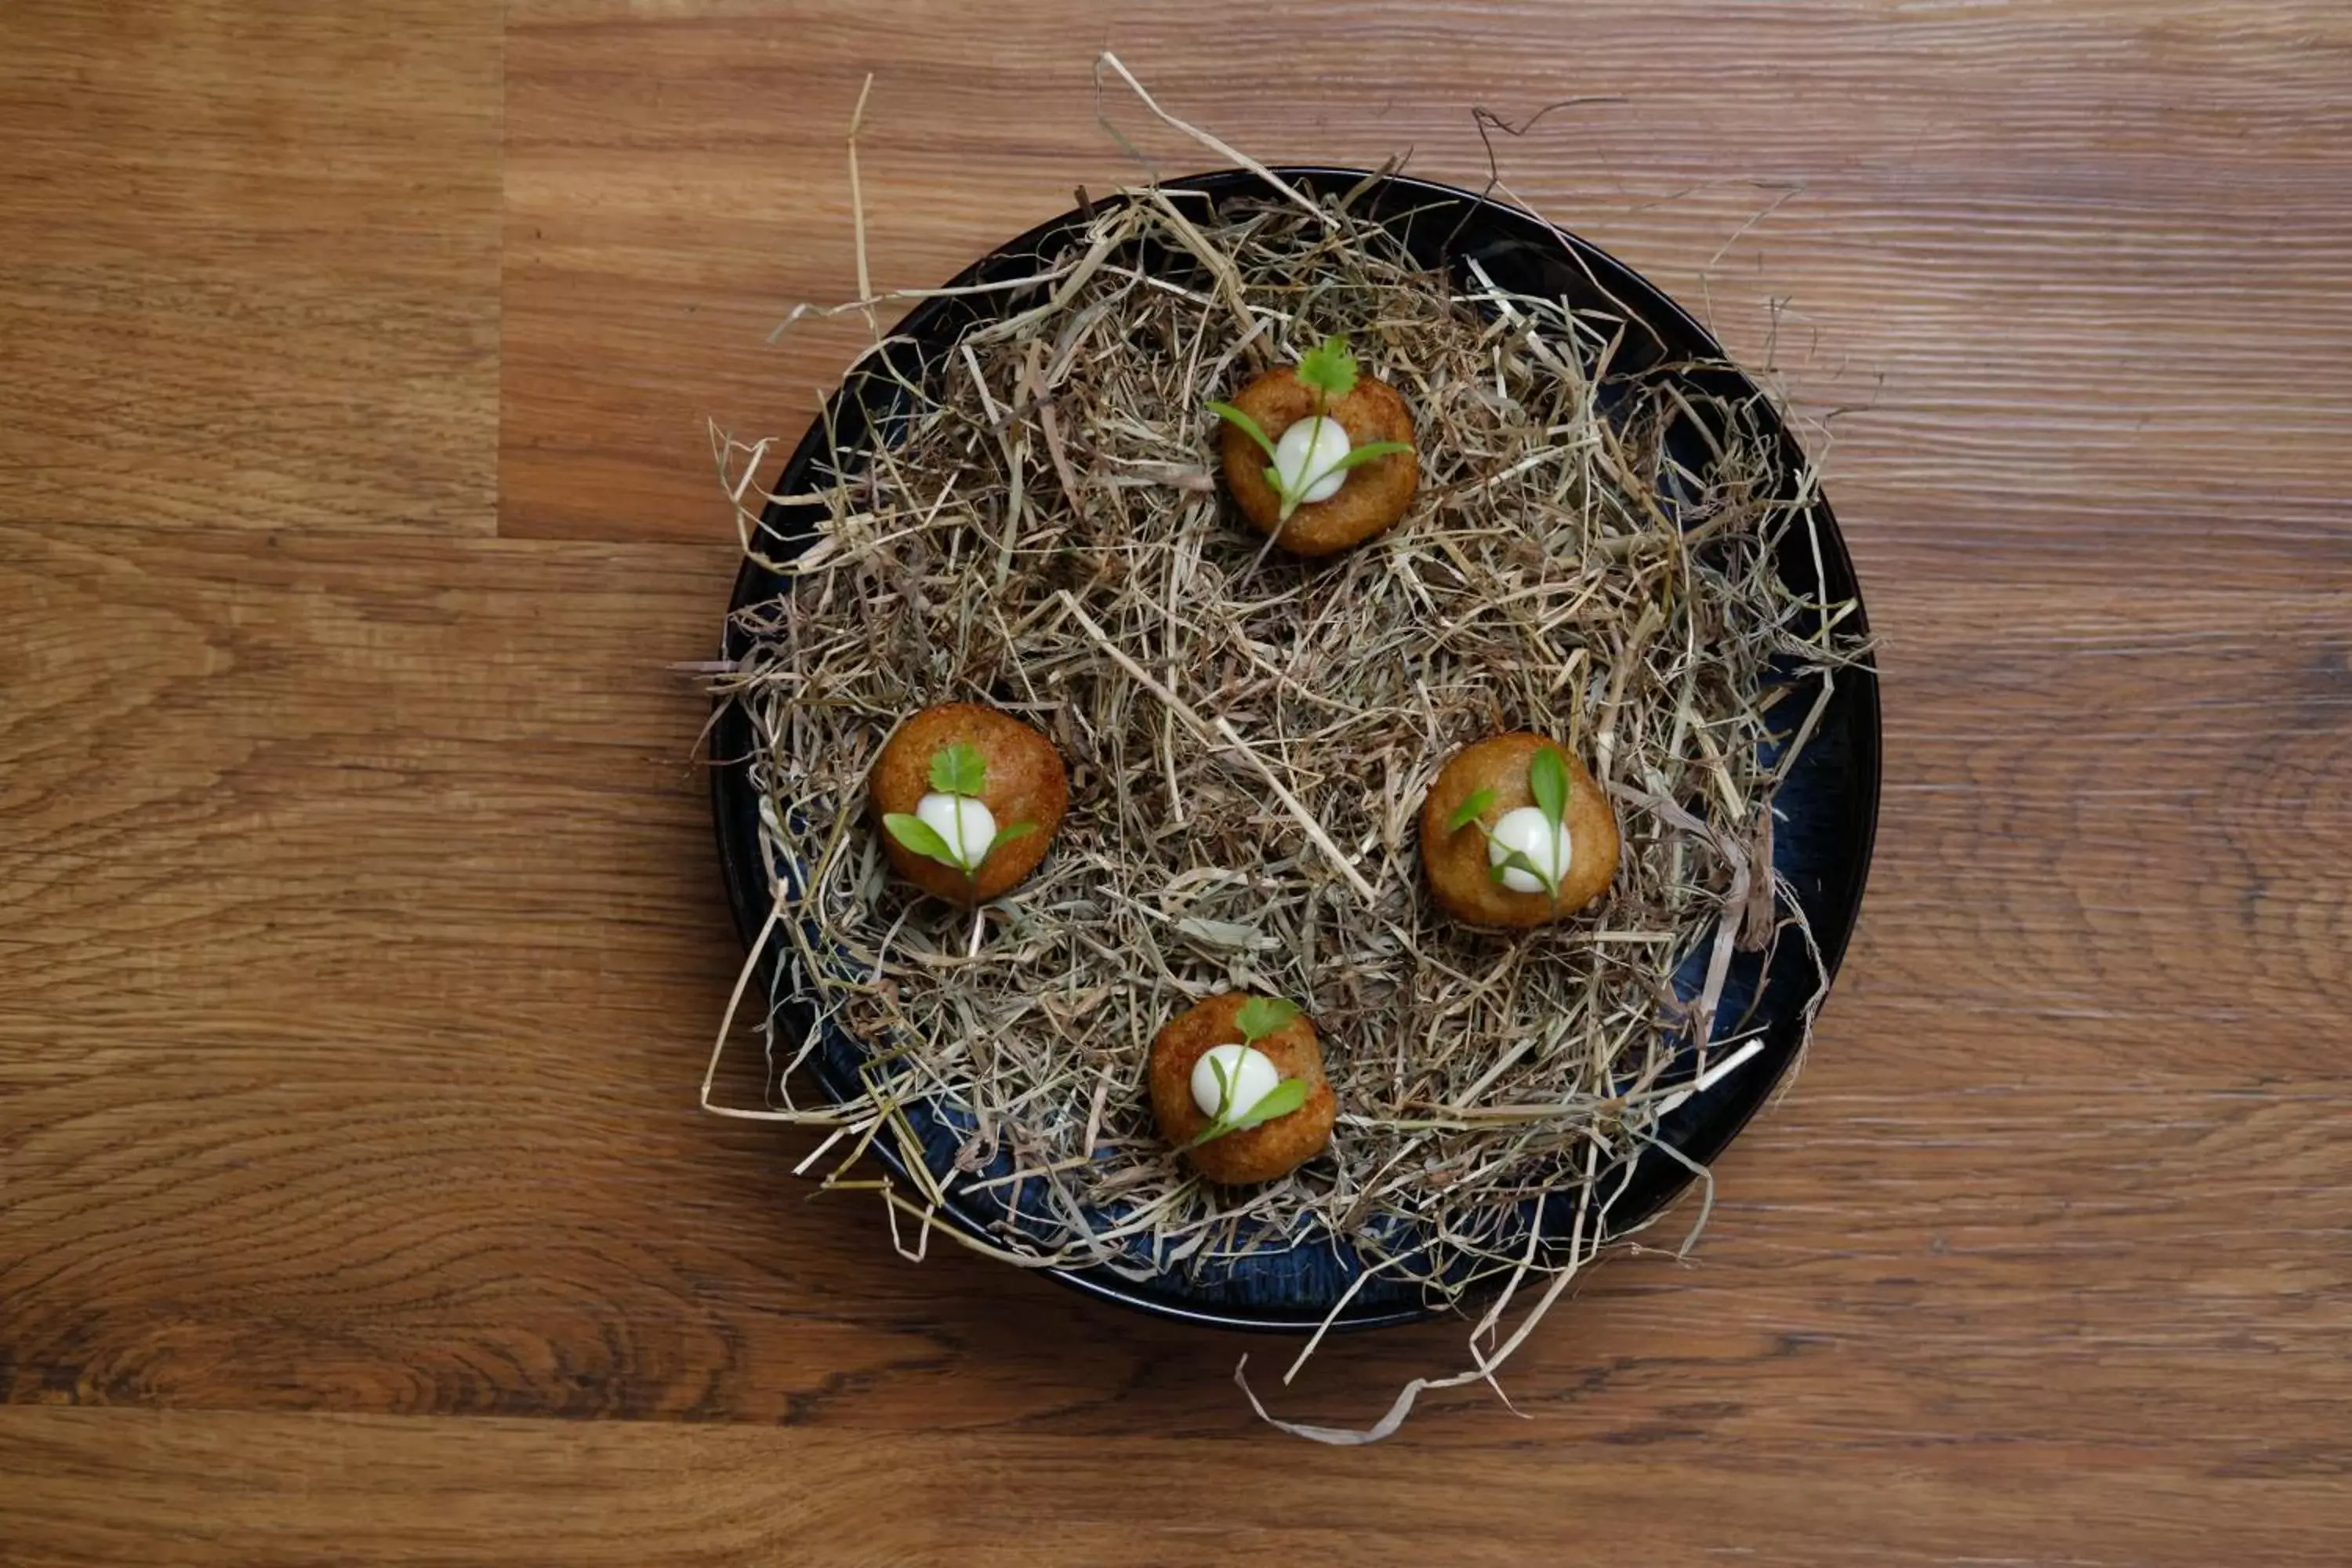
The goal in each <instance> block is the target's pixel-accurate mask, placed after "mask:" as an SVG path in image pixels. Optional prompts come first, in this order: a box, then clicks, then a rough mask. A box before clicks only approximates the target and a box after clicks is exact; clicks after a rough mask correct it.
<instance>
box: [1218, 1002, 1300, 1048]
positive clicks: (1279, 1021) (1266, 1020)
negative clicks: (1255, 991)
mask: <svg viewBox="0 0 2352 1568" xmlns="http://www.w3.org/2000/svg"><path fill="white" fill-rule="evenodd" d="M1297 1016H1298V1004H1297V1003H1296V1002H1289V1001H1286V1000H1284V999H1283V998H1282V997H1279V996H1253V997H1251V998H1250V999H1249V1000H1248V1001H1246V1002H1244V1003H1243V1004H1242V1005H1241V1008H1240V1010H1239V1011H1238V1012H1236V1013H1234V1027H1235V1028H1237V1029H1239V1030H1240V1031H1241V1032H1242V1041H1243V1043H1244V1044H1251V1043H1254V1042H1255V1041H1258V1040H1262V1039H1264V1038H1265V1037H1266V1036H1268V1035H1271V1034H1272V1033H1274V1032H1275V1031H1276V1029H1279V1028H1281V1027H1282V1026H1284V1025H1285V1024H1287V1023H1289V1022H1290V1020H1292V1019H1293V1018H1296V1017H1297Z"/></svg>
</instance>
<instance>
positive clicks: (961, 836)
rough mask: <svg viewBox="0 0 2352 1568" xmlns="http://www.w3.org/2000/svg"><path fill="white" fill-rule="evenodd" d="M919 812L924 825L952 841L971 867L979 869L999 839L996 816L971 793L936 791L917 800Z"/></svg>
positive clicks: (971, 869) (965, 864)
mask: <svg viewBox="0 0 2352 1568" xmlns="http://www.w3.org/2000/svg"><path fill="white" fill-rule="evenodd" d="M915 815H916V816H917V817H919V818H920V819H921V821H922V823H923V825H924V826H927V827H929V829H930V830H931V831H932V832H934V833H936V834H938V835H939V836H940V837H942V838H944V839H946V840H947V841H948V847H949V848H950V849H952V850H953V851H955V856H956V858H957V859H959V860H961V861H962V862H963V868H964V869H965V870H967V871H976V870H978V869H979V868H980V863H981V862H982V860H984V859H986V858H988V847H989V846H990V845H991V844H993V843H995V842H996V818H995V816H993V815H992V813H991V812H990V811H989V809H988V807H986V806H984V805H981V803H980V802H978V801H976V800H974V799H972V798H971V796H970V795H940V794H939V793H937V792H936V791H934V792H933V793H932V794H929V795H925V796H924V797H923V798H922V799H921V800H919V801H917V802H916V803H915Z"/></svg>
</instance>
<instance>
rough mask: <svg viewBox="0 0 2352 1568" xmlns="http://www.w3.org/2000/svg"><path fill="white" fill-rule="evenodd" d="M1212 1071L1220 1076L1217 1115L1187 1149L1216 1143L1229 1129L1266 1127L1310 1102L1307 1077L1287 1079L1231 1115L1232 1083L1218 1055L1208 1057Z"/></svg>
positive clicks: (1236, 1130) (1244, 1130)
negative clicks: (1219, 1061) (1267, 1123)
mask: <svg viewBox="0 0 2352 1568" xmlns="http://www.w3.org/2000/svg"><path fill="white" fill-rule="evenodd" d="M1209 1070H1210V1071H1211V1072H1213V1073H1214V1074H1216V1075H1217V1099H1218V1110H1217V1115H1216V1117H1215V1119H1214V1120H1213V1121H1211V1122H1210V1123H1209V1124H1208V1125H1207V1126H1206V1127H1203V1128H1202V1129H1201V1131H1200V1135H1199V1136H1198V1137H1196V1138H1194V1139H1193V1140H1192V1142H1190V1143H1187V1144H1185V1145H1184V1147H1186V1148H1187V1149H1197V1148H1199V1147H1200V1146H1201V1145H1202V1144H1203V1143H1212V1142H1215V1141H1216V1140H1218V1139H1220V1138H1223V1136H1224V1135H1225V1134H1226V1133H1228V1132H1246V1131H1249V1130H1250V1129H1251V1128H1253V1127H1259V1126H1263V1125H1264V1124H1265V1123H1266V1122H1269V1121H1273V1120H1274V1119H1275V1118H1276V1117H1277V1116H1287V1115H1289V1114H1290V1113H1291V1112H1292V1111H1294V1110H1297V1109H1298V1108H1299V1107H1300V1106H1302V1105H1304V1104H1306V1103H1307V1080H1306V1079H1299V1078H1286V1079H1283V1080H1282V1081H1281V1082H1280V1083H1277V1084H1276V1085H1275V1086H1274V1087H1273V1088H1272V1089H1267V1090H1266V1091H1265V1093H1264V1094H1262V1095H1260V1096H1258V1099H1257V1103H1256V1104H1255V1105H1253V1106H1251V1107H1250V1108H1249V1109H1248V1110H1244V1111H1243V1112H1241V1113H1240V1114H1239V1115H1234V1114H1231V1112H1232V1110H1233V1107H1232V1104H1231V1101H1232V1100H1233V1093H1234V1091H1233V1085H1232V1084H1231V1083H1230V1082H1229V1081H1228V1080H1227V1079H1226V1078H1225V1073H1224V1069H1223V1068H1222V1067H1220V1066H1219V1065H1218V1063H1217V1058H1214V1057H1211V1058H1209Z"/></svg>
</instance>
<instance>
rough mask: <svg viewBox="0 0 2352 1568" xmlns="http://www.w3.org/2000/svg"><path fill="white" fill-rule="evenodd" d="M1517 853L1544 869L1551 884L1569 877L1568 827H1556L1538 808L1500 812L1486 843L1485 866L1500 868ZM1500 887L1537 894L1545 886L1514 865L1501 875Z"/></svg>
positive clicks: (1563, 825)
mask: <svg viewBox="0 0 2352 1568" xmlns="http://www.w3.org/2000/svg"><path fill="white" fill-rule="evenodd" d="M1514 852H1516V853H1517V854H1521V855H1524V856H1526V857H1527V858H1528V860H1529V861H1531V862H1532V863H1534V864H1535V865H1538V866H1540V867H1542V868H1544V871H1545V873H1546V874H1547V875H1548V876H1549V878H1550V879H1551V880H1552V881H1554V882H1558V881H1559V879H1561V878H1562V877H1564V876H1566V875H1568V825H1567V824H1566V823H1562V824H1560V825H1559V826H1558V827H1557V828H1555V827H1554V826H1552V821H1551V818H1550V817H1549V816H1545V815H1544V814H1543V810H1542V808H1541V807H1539V806H1533V805H1523V806H1520V807H1518V808H1517V810H1514V811H1507V812H1505V813H1503V817H1502V820H1501V821H1499V822H1497V823H1496V824H1495V827H1494V832H1493V834H1492V835H1491V836H1490V837H1488V838H1487V840H1486V863H1487V864H1488V865H1490V866H1500V865H1502V863H1503V862H1504V861H1505V860H1507V859H1508V858H1510V857H1511V855H1512V854H1513V853H1514ZM1503 886H1505V887H1506V888H1508V889H1511V891H1513V892H1515V893H1540V892H1542V891H1544V884H1543V883H1542V882H1540V881H1538V880H1537V879H1535V878H1533V877H1530V876H1528V874H1527V873H1526V872H1525V871H1522V870H1521V869H1519V868H1517V866H1513V867H1510V868H1508V869H1507V870H1505V871H1504V873H1503Z"/></svg>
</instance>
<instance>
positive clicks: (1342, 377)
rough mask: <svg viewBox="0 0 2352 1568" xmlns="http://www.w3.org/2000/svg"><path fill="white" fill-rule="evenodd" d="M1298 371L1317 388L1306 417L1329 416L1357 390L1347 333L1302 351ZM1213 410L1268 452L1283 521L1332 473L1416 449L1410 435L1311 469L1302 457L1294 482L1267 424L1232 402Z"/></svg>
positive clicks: (1370, 443) (1267, 471) (1268, 474)
mask: <svg viewBox="0 0 2352 1568" xmlns="http://www.w3.org/2000/svg"><path fill="white" fill-rule="evenodd" d="M1295 374H1297V377H1298V380H1299V382H1300V384H1302V385H1304V386H1306V387H1307V388H1308V389H1309V390H1310V391H1312V392H1313V393H1314V394H1315V410H1314V412H1313V413H1311V414H1309V415H1308V416H1307V422H1311V421H1314V420H1318V419H1323V418H1328V416H1329V414H1330V409H1331V405H1332V404H1334V403H1336V402H1338V401H1339V399H1340V398H1343V397H1345V396H1347V395H1348V394H1349V393H1350V392H1352V391H1354V390H1355V386H1356V356H1355V355H1353V354H1351V353H1349V352H1348V342H1347V340H1346V339H1345V338H1339V337H1329V338H1325V339H1324V340H1323V341H1322V342H1320V343H1318V344H1317V345H1316V346H1315V347H1314V348H1311V349H1308V350H1307V353H1305V354H1303V355H1301V356H1300V357H1299V361H1298V365H1297V371H1296V373H1295ZM1209 412H1210V413H1212V414H1213V415H1215V416H1217V417H1218V418H1220V419H1223V420H1224V421H1225V422H1226V423H1227V424H1229V425H1232V426H1234V428H1235V429H1238V430H1239V431H1241V433H1242V434H1243V435H1244V436H1247V437H1249V438H1250V439H1251V440H1253V441H1255V442H1256V443H1257V444H1258V447H1259V448H1260V449H1261V450H1263V451H1264V452H1265V457H1266V467H1265V482H1266V483H1267V484H1269V485H1271V486H1273V487H1274V493H1275V494H1276V496H1278V497H1280V498H1281V500H1282V516H1281V521H1284V522H1287V521H1290V514H1291V513H1293V512H1295V511H1297V510H1298V509H1299V508H1300V507H1301V506H1303V505H1305V504H1306V501H1307V491H1309V490H1311V489H1314V488H1315V487H1316V486H1317V485H1319V484H1321V483H1322V482H1323V481H1324V480H1325V479H1329V478H1330V477H1331V476H1332V475H1334V474H1339V473H1345V472H1347V471H1348V470H1349V469H1350V468H1360V467H1361V466H1362V465H1364V464H1366V463H1370V462H1375V461H1377V460H1379V459H1380V458H1385V457H1389V456H1391V454H1393V453H1397V452H1410V451H1412V443H1411V442H1409V441H1367V442H1365V443H1364V444H1363V445H1362V446H1360V447H1349V448H1348V450H1347V452H1346V453H1345V454H1344V455H1343V456H1341V457H1339V458H1335V459H1333V460H1332V461H1330V462H1328V463H1326V464H1324V465H1323V466H1322V467H1321V468H1316V469H1315V470H1313V471H1312V472H1307V471H1306V467H1307V465H1306V463H1305V462H1303V461H1302V462H1301V463H1300V465H1299V467H1300V470H1301V471H1300V473H1299V474H1298V476H1297V483H1296V484H1293V483H1291V482H1289V481H1288V480H1286V479H1284V477H1283V473H1282V454H1281V451H1280V449H1279V448H1278V447H1276V444H1275V441H1274V438H1273V437H1270V436H1268V435H1267V434H1266V433H1265V426H1262V425H1260V424H1259V423H1258V422H1257V421H1256V420H1255V419H1253V418H1251V417H1250V416H1249V415H1248V413H1246V412H1245V411H1244V410H1243V409H1240V408H1236V407H1234V405H1232V404H1230V403H1212V404H1210V405H1209Z"/></svg>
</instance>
